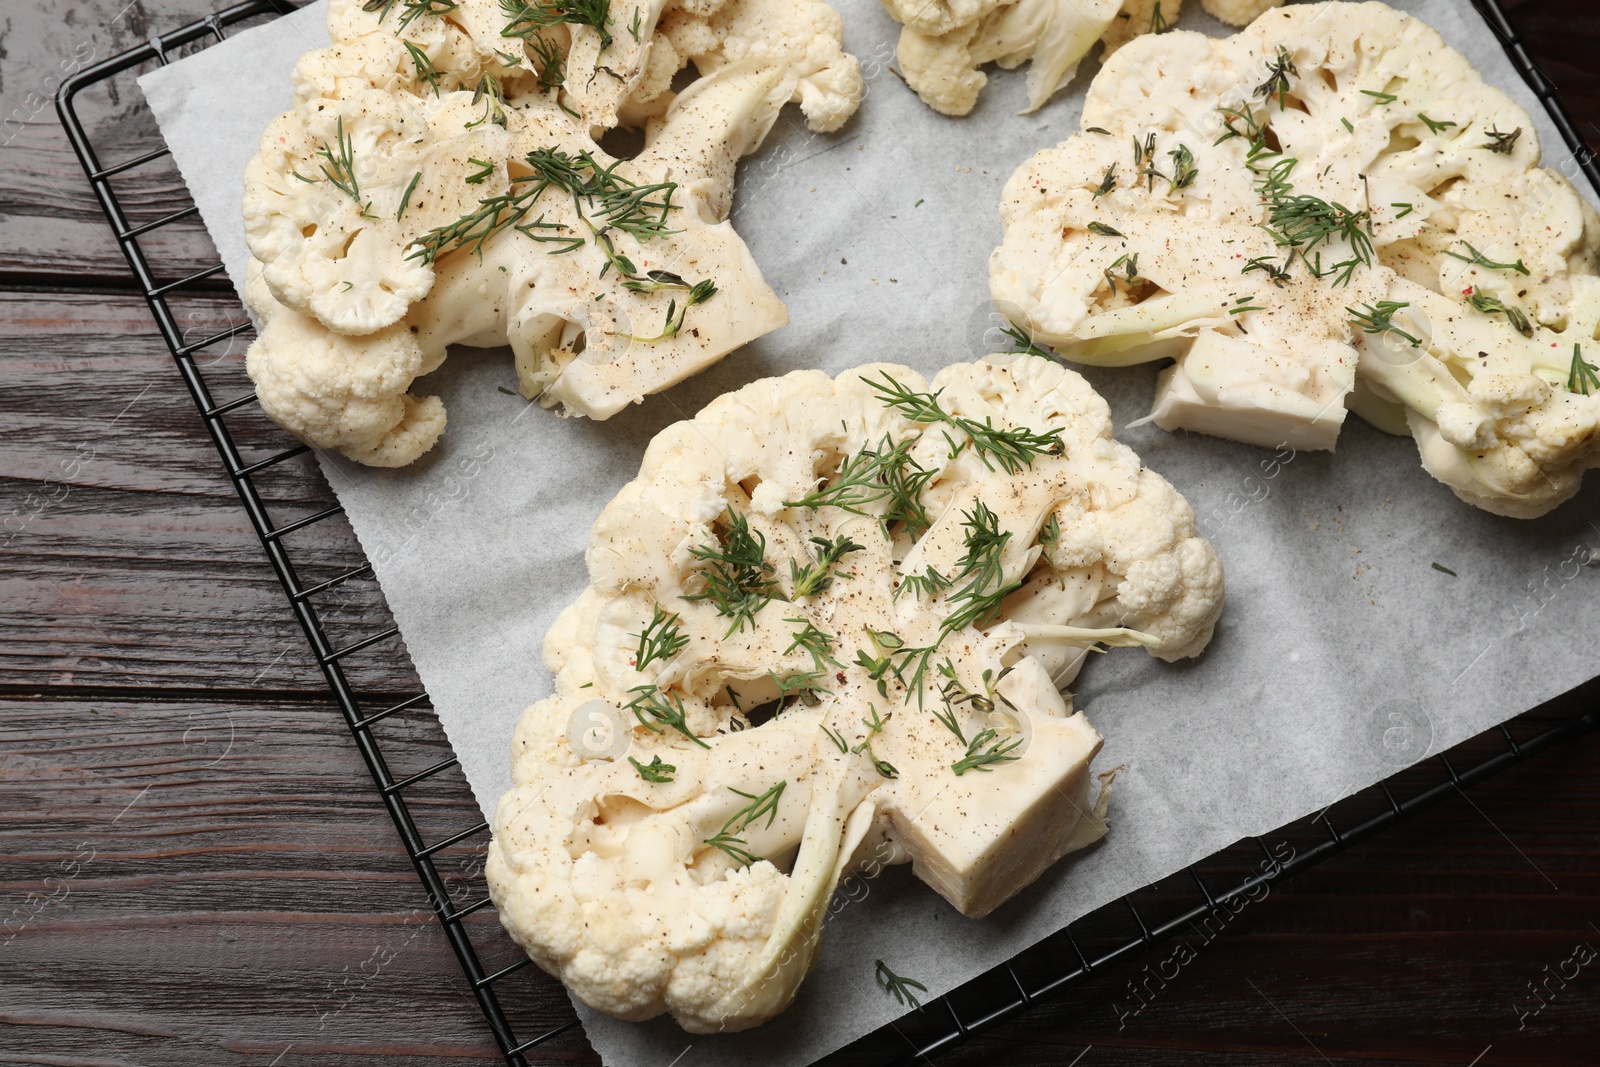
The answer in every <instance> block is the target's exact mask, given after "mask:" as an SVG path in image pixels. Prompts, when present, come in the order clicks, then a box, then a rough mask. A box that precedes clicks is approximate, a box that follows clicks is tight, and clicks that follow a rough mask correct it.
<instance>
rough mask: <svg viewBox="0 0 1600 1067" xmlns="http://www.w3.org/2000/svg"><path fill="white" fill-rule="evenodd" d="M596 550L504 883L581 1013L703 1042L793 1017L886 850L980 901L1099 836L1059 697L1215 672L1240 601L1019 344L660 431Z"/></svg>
mask: <svg viewBox="0 0 1600 1067" xmlns="http://www.w3.org/2000/svg"><path fill="white" fill-rule="evenodd" d="M947 435H948V436H947ZM952 446H955V451H956V454H955V455H952V454H951V449H952ZM1085 526H1092V527H1094V528H1095V532H1094V533H1093V535H1092V537H1091V536H1088V535H1082V536H1077V537H1076V539H1075V540H1073V542H1072V544H1071V546H1070V547H1069V546H1068V545H1067V540H1068V537H1069V534H1068V531H1069V529H1073V530H1075V529H1078V528H1081V527H1085ZM1068 556H1070V557H1071V559H1070V562H1069V561H1068V558H1067V557H1068ZM587 562H588V566H589V573H590V580H591V585H590V587H589V588H588V589H587V590H586V591H585V592H584V593H583V595H582V596H580V597H579V598H578V600H577V601H576V602H574V603H573V604H572V605H570V606H569V607H568V608H567V609H566V610H565V611H563V612H562V614H561V616H560V617H559V618H558V620H557V621H556V624H555V626H554V627H553V628H552V629H551V630H550V632H549V634H548V635H547V636H546V639H545V649H544V653H545V662H546V664H547V665H548V666H549V667H550V669H551V670H553V671H555V672H556V693H555V695H554V696H552V697H550V698H549V699H547V700H544V701H541V702H540V703H538V704H535V705H534V706H533V707H532V708H530V709H528V711H527V713H526V714H525V715H524V716H523V719H522V721H521V723H520V724H519V725H518V728H517V733H516V737H515V739H514V742H513V748H512V778H513V781H514V783H515V788H514V789H513V790H512V791H511V792H509V793H507V794H506V796H505V797H504V798H503V799H502V800H501V802H500V805H499V807H498V809H497V812H496V816H495V820H494V839H493V841H492V842H491V844H490V848H489V864H488V878H489V886H490V892H491V894H492V896H493V897H494V900H495V902H496V904H497V905H498V906H499V908H500V912H501V916H502V921H503V922H504V923H505V925H506V927H507V929H508V930H510V931H511V933H512V936H513V937H515V938H516V939H517V941H518V942H519V943H520V944H521V945H522V946H523V947H525V948H526V949H527V950H528V952H529V953H530V954H531V955H532V956H533V958H534V959H535V960H536V961H537V962H538V963H539V965H540V966H541V967H544V968H545V969H546V970H548V971H550V972H551V973H553V974H555V975H557V976H558V977H560V978H561V979H562V980H563V981H565V982H566V983H567V984H568V985H569V986H570V987H571V988H572V990H573V992H574V994H575V995H577V996H578V997H579V998H581V999H582V1000H584V1002H585V1003H587V1004H590V1005H591V1006H593V1007H595V1008H597V1009H599V1010H601V1011H605V1012H608V1013H611V1014H613V1015H618V1016H621V1017H623V1018H628V1019H644V1018H649V1017H650V1016H653V1015H656V1014H659V1013H660V1012H662V1011H668V1012H671V1013H672V1014H673V1016H674V1017H675V1018H676V1019H677V1021H678V1022H679V1024H680V1025H682V1026H683V1027H684V1028H685V1029H687V1030H689V1031H691V1032H696V1033H700V1032H711V1031H716V1030H738V1029H743V1028H745V1027H748V1026H753V1025H755V1024H757V1023H759V1022H761V1021H763V1020H764V1019H767V1018H769V1017H771V1016H772V1015H774V1014H776V1013H777V1012H779V1011H781V1010H783V1008H784V1007H786V1006H787V1005H788V1003H789V1002H790V1000H791V999H792V998H793V996H794V993H795V990H796V989H797V988H798V986H799V984H800V982H801V981H802V980H803V979H804V977H805V974H806V972H807V970H808V969H809V968H810V966H811V963H812V961H813V959H814V957H815V954H816V949H817V943H818V937H819V934H820V928H821V925H822V918H823V915H824V914H825V911H826V908H827V905H828V902H829V898H830V896H831V895H832V892H833V889H834V887H835V885H836V884H837V882H838V880H839V879H840V877H842V875H843V874H844V873H845V872H847V871H849V870H851V869H853V865H854V864H855V862H856V857H859V856H861V855H863V852H862V844H863V842H865V841H867V840H869V838H870V839H872V840H874V841H875V842H877V843H878V844H880V845H883V846H885V847H884V848H882V849H877V850H875V852H876V854H877V855H879V856H880V857H881V856H882V855H883V854H885V853H887V854H889V855H891V856H894V857H895V858H896V862H907V861H909V862H911V863H912V864H913V870H914V872H915V873H916V874H917V876H918V877H919V878H921V879H922V880H923V881H925V882H927V883H928V884H929V885H930V886H931V887H933V888H934V889H935V890H936V891H938V892H939V893H940V894H942V895H943V896H944V897H945V898H946V899H948V900H949V901H950V902H951V904H952V905H954V906H955V907H956V908H957V909H958V910H960V911H961V912H963V913H964V914H967V915H973V916H982V915H985V914H987V913H989V912H990V911H991V910H993V909H994V908H995V907H997V906H998V905H1000V904H1001V903H1003V902H1004V901H1005V900H1007V899H1009V898H1010V897H1011V896H1013V895H1014V894H1015V893H1017V892H1018V891H1019V890H1020V889H1021V888H1022V887H1024V886H1026V885H1027V884H1029V883H1030V882H1032V881H1033V879H1035V878H1036V877H1037V876H1038V875H1039V874H1040V873H1041V872H1042V871H1044V870H1045V868H1047V867H1048V866H1049V865H1050V864H1051V863H1053V862H1055V860H1057V859H1059V858H1060V857H1061V856H1063V855H1065V854H1066V853H1068V852H1071V851H1073V850H1075V849H1078V848H1082V847H1083V846H1085V845H1087V844H1089V843H1091V842H1093V841H1094V840H1096V839H1098V838H1099V837H1101V836H1102V835H1103V834H1104V833H1105V832H1106V823H1105V820H1104V814H1105V802H1106V799H1107V798H1106V794H1105V793H1104V792H1102V793H1101V795H1100V797H1099V798H1098V799H1096V798H1092V797H1091V796H1090V791H1091V781H1092V775H1091V774H1090V773H1089V765H1090V761H1091V760H1092V759H1093V757H1094V754H1095V752H1096V751H1097V750H1098V749H1099V746H1100V740H1101V739H1100V736H1099V734H1097V733H1096V732H1095V731H1094V728H1093V727H1092V726H1090V725H1089V724H1088V722H1087V720H1086V719H1085V718H1084V716H1083V715H1081V714H1076V715H1075V714H1073V713H1072V711H1071V708H1070V707H1069V705H1068V702H1067V700H1066V699H1064V697H1063V694H1062V693H1061V692H1060V691H1059V688H1058V687H1059V686H1060V685H1064V684H1066V683H1067V682H1068V681H1070V676H1071V675H1073V674H1075V673H1076V671H1077V669H1078V667H1079V666H1081V663H1082V660H1083V658H1084V657H1085V655H1086V654H1087V653H1088V652H1089V650H1091V649H1093V648H1095V647H1097V646H1099V645H1103V644H1106V645H1139V646H1143V647H1145V648H1146V649H1147V650H1148V651H1149V652H1150V653H1151V654H1153V655H1156V656H1159V657H1161V658H1163V659H1176V658H1179V657H1182V656H1193V655H1197V654H1198V653H1199V652H1200V650H1201V649H1202V648H1203V647H1204V646H1205V644H1206V642H1207V641H1208V640H1209V638H1210V636H1211V632H1212V628H1213V626H1214V625H1215V622H1216V619H1217V615H1218V612H1219V611H1220V610H1221V606H1222V568H1221V565H1220V564H1219V563H1218V562H1217V559H1216V555H1215V553H1213V552H1212V550H1211V547H1210V546H1209V545H1208V544H1207V543H1206V542H1205V541H1203V540H1201V539H1199V538H1198V537H1196V536H1195V529H1194V516H1193V514H1192V512H1191V511H1190V510H1189V507H1188V505H1187V504H1186V503H1185V502H1184V500H1183V498H1182V497H1181V496H1179V495H1178V493H1177V492H1176V491H1175V490H1174V489H1173V488H1172V487H1171V486H1170V485H1168V484H1167V483H1166V482H1165V481H1164V480H1163V479H1162V478H1160V476H1158V475H1156V474H1154V473H1153V472H1151V471H1148V470H1145V469H1144V468H1143V467H1142V466H1141V464H1140V463H1139V459H1138V457H1137V456H1135V455H1134V454H1133V453H1132V452H1131V451H1130V450H1128V449H1127V448H1124V447H1123V446H1121V445H1118V444H1117V443H1116V442H1115V441H1113V440H1112V439H1111V419H1110V411H1109V409H1108V408H1107V406H1106V404H1105V402H1104V401H1103V400H1101V399H1100V397H1098V396H1097V395H1095V393H1094V391H1093V390H1092V389H1090V387H1089V386H1088V384H1087V383H1086V382H1085V381H1084V380H1083V379H1082V378H1081V377H1079V376H1078V375H1076V374H1074V373H1072V372H1071V371H1068V370H1066V369H1064V368H1063V367H1061V366H1060V365H1058V364H1056V363H1053V362H1051V361H1048V360H1043V359H1037V358H1034V357H1030V356H1016V355H1012V356H991V357H989V358H988V359H987V360H985V361H983V362H980V363H975V364H968V363H961V364H955V365H953V366H951V367H948V368H946V369H945V370H944V371H942V372H941V373H940V374H939V375H938V376H937V377H936V378H935V379H934V380H933V381H932V382H931V383H925V382H924V381H923V380H922V379H921V378H920V377H919V376H918V375H917V374H916V373H915V372H913V371H911V370H909V369H908V368H905V367H899V366H891V365H877V366H869V367H862V368H858V369H856V370H854V371H848V372H846V373H844V374H842V375H840V376H839V377H838V378H837V379H831V378H829V377H828V376H827V375H826V374H823V373H822V372H820V371H796V372H794V373H792V374H789V375H787V376H785V377H782V378H770V379H765V380H762V381H758V382H754V383H752V384H750V385H748V386H745V387H744V388H743V389H740V390H738V391H737V392H734V393H730V394H728V395H725V396H722V397H720V398H718V399H717V400H715V401H713V402H712V403H711V404H709V405H708V406H707V407H706V408H705V410H703V411H702V412H701V413H700V414H699V415H698V416H697V417H696V418H695V419H693V420H692V421H688V422H680V423H677V424H675V425H673V426H670V427H668V428H667V429H665V430H663V431H662V432H661V433H660V434H658V435H657V436H656V438H655V440H654V441H652V442H651V444H650V447H649V448H648V450H647V451H646V453H645V458H644V462H643V465H642V468H641V470H640V473H639V476H638V477H637V478H635V479H634V480H633V481H632V482H630V483H629V484H628V485H627V486H625V487H624V488H623V489H622V491H621V492H620V493H619V494H618V495H617V497H616V498H615V499H614V500H613V501H612V502H611V503H610V504H609V505H608V506H607V507H606V509H605V511H604V512H603V513H602V514H601V516H600V518H599V520H598V521H597V522H596V523H595V527H594V530H593V532H592V534H591V536H590V540H589V549H588V554H587ZM592 728H593V729H598V730H599V732H600V733H601V734H602V735H603V737H599V738H596V737H592V736H591V729H592Z"/></svg>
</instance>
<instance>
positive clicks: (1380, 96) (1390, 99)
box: [1361, 89, 1400, 104]
mask: <svg viewBox="0 0 1600 1067" xmlns="http://www.w3.org/2000/svg"><path fill="white" fill-rule="evenodd" d="M1361 93H1362V95H1363V96H1370V97H1372V98H1373V99H1374V100H1376V101H1377V102H1378V103H1379V104H1392V103H1394V102H1395V101H1396V100H1398V99H1400V98H1399V97H1398V96H1395V95H1394V94H1393V93H1379V92H1374V91H1373V90H1371V89H1363V90H1361Z"/></svg>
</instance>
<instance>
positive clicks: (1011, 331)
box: [1000, 222, 1122, 359]
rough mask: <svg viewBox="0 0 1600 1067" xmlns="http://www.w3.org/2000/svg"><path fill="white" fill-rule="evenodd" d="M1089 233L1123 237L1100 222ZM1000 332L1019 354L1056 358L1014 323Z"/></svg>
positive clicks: (1094, 224) (1090, 226)
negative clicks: (1007, 338)
mask: <svg viewBox="0 0 1600 1067" xmlns="http://www.w3.org/2000/svg"><path fill="white" fill-rule="evenodd" d="M1089 232H1090V233H1097V234H1099V235H1100V236H1102V237H1121V236H1122V234H1120V233H1118V232H1117V231H1116V230H1113V229H1112V228H1111V227H1110V226H1107V225H1105V224H1104V223H1099V222H1091V223H1089ZM1000 332H1001V333H1003V334H1005V335H1006V336H1007V337H1009V338H1011V345H1012V347H1013V348H1014V349H1016V350H1017V351H1018V352H1026V353H1027V354H1028V355H1030V356H1038V357H1039V358H1040V359H1052V358H1054V354H1053V353H1052V352H1051V351H1050V350H1049V349H1048V348H1045V347H1044V346H1042V345H1040V344H1037V343H1036V342H1035V341H1034V340H1033V338H1031V337H1029V336H1028V335H1027V334H1025V333H1023V332H1022V331H1021V330H1019V329H1018V328H1017V327H1016V326H1015V325H1013V324H1012V323H1009V322H1008V323H1006V324H1005V325H1004V326H1002V327H1000Z"/></svg>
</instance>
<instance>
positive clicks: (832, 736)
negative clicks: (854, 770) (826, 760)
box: [818, 722, 850, 756]
mask: <svg viewBox="0 0 1600 1067" xmlns="http://www.w3.org/2000/svg"><path fill="white" fill-rule="evenodd" d="M818 725H819V726H821V727H822V732H823V733H825V734H827V735H828V740H829V741H832V742H833V743H834V744H836V745H838V746H839V755H841V756H843V755H846V754H847V753H849V751H850V746H849V745H847V744H845V743H844V738H843V737H842V736H841V735H840V733H839V731H838V730H835V729H832V728H831V727H829V726H828V724H827V723H825V722H824V723H818Z"/></svg>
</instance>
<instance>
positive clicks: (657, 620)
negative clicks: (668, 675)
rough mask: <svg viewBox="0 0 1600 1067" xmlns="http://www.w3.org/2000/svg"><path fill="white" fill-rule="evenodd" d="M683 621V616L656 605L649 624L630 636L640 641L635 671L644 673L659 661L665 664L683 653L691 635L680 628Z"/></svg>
mask: <svg viewBox="0 0 1600 1067" xmlns="http://www.w3.org/2000/svg"><path fill="white" fill-rule="evenodd" d="M682 621H683V618H682V617H681V616H679V615H675V614H673V613H672V612H670V611H663V610H662V609H661V605H660V604H657V605H655V606H654V609H653V611H652V612H651V615H650V622H649V624H647V625H646V626H645V628H644V629H643V630H642V631H640V632H639V633H636V634H629V635H628V636H629V637H637V638H638V639H639V648H638V650H637V651H636V652H635V653H634V656H633V669H634V670H636V671H642V670H644V669H645V668H646V667H648V666H649V665H650V664H652V663H654V662H656V661H657V660H660V661H661V662H663V663H665V662H666V661H667V660H670V659H671V658H672V657H673V656H676V655H677V654H678V653H679V652H682V651H683V649H684V646H686V645H687V644H688V643H689V635H688V634H686V633H684V632H683V631H682V630H681V629H679V626H678V624H679V623H681V622H682Z"/></svg>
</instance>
